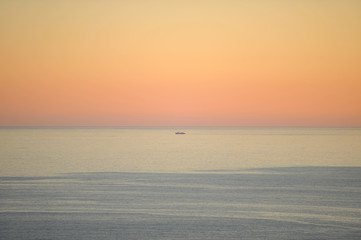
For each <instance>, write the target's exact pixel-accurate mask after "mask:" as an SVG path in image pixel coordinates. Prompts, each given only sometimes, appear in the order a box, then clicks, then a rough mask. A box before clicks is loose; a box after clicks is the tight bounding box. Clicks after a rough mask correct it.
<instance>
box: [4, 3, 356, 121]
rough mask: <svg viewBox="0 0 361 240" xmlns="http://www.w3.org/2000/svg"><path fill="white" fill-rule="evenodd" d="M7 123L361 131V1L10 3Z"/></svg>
mask: <svg viewBox="0 0 361 240" xmlns="http://www.w3.org/2000/svg"><path fill="white" fill-rule="evenodd" d="M0 36H1V38H0V66H1V67H0V126H361V1H358V0H354V1H352V0H342V1H332V0H328V1H325V0H305V1H296V0H295V1H292V0H274V1H272V0H248V1H247V0H244V1H242V0H218V1H216V0H178V1H172V0H164V1H160V0H154V1H151V0H123V1H111V0H109V1H107V0H103V1H95V0H64V1H44V0H34V1H27V0H3V1H1V2H0Z"/></svg>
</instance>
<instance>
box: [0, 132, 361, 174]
mask: <svg viewBox="0 0 361 240" xmlns="http://www.w3.org/2000/svg"><path fill="white" fill-rule="evenodd" d="M178 130H182V131H184V132H186V133H187V134H185V135H176V134H175V132H176V131H178ZM0 141H1V142H0V143H1V144H0V156H1V165H2V166H1V168H0V176H50V175H54V174H58V173H69V172H178V173H181V172H183V173H184V172H193V171H204V170H206V171H208V170H235V169H245V168H265V167H266V168H269V167H289V166H290V167H292V166H361V129H360V128H188V129H172V128H143V129H137V128H134V129H124V128H83V129H81V128H79V129H77V128H57V129H36V128H35V129H31V128H30V129H4V128H3V129H0Z"/></svg>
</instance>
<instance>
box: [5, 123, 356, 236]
mask: <svg viewBox="0 0 361 240" xmlns="http://www.w3.org/2000/svg"><path fill="white" fill-rule="evenodd" d="M178 130H179V131H185V132H186V133H187V134H185V135H175V134H174V132H175V131H178ZM0 163H1V168H0V239H361V129H355V128H334V129H330V128H228V129H224V128H223V129H222V128H219V129H207V128H203V129H200V128H189V129H184V128H183V129H171V128H161V129H122V128H114V129H110V128H102V129H101V128H93V129H92V128H88V129H75V128H62V129H0Z"/></svg>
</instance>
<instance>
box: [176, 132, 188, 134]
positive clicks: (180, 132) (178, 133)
mask: <svg viewBox="0 0 361 240" xmlns="http://www.w3.org/2000/svg"><path fill="white" fill-rule="evenodd" d="M175 134H186V133H185V132H176V133H175Z"/></svg>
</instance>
